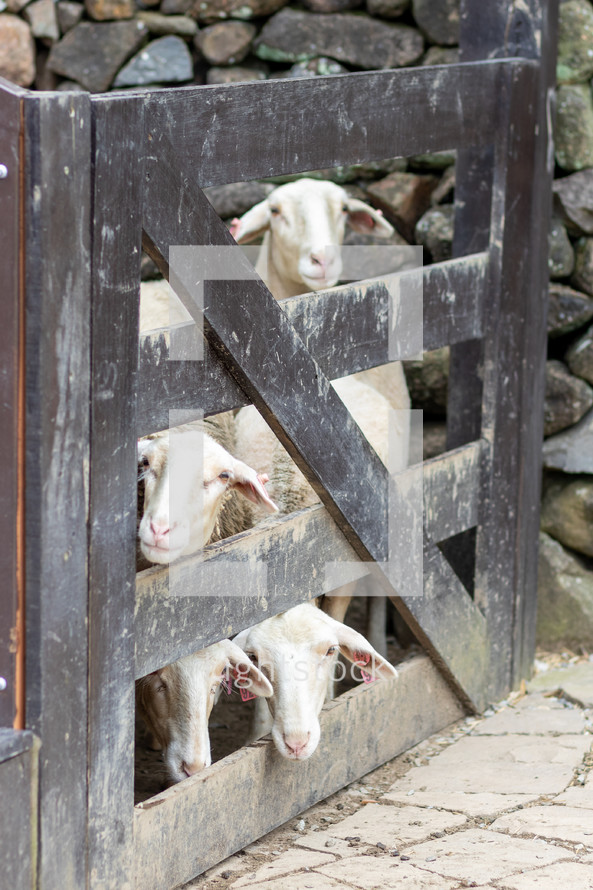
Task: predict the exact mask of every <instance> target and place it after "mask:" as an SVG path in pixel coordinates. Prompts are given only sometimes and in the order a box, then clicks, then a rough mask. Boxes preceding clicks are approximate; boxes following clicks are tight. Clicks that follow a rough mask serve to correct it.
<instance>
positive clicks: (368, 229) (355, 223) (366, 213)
mask: <svg viewBox="0 0 593 890" xmlns="http://www.w3.org/2000/svg"><path fill="white" fill-rule="evenodd" d="M347 207H348V218H347V222H348V225H349V226H350V228H351V229H354V231H355V232H361V233H362V234H363V235H377V237H379V238H389V237H390V236H391V235H393V231H394V229H393V226H392V225H391V223H388V222H387V220H386V219H385V217H384V216H383V214H382V213H381V211H380V210H375V208H374V207H370V206H369V204H365V203H364V201H359V200H358V199H357V198H350V199H349V200H348V202H347Z"/></svg>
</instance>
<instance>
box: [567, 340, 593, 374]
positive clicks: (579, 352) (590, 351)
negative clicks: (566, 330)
mask: <svg viewBox="0 0 593 890" xmlns="http://www.w3.org/2000/svg"><path fill="white" fill-rule="evenodd" d="M565 358H566V362H567V364H568V366H569V368H570V370H571V371H572V373H573V374H576V375H577V377H581V378H582V379H583V380H587V381H588V382H589V383H593V327H591V328H589V330H588V331H587V332H586V333H585V334H583V336H582V337H579V339H578V340H577V342H576V343H573V344H572V346H571V347H570V349H568V351H567V353H566V356H565Z"/></svg>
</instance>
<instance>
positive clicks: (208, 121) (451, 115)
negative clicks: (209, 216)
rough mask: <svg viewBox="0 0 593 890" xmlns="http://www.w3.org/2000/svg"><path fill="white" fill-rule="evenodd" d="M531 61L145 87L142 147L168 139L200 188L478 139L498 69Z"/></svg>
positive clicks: (485, 136)
mask: <svg viewBox="0 0 593 890" xmlns="http://www.w3.org/2000/svg"><path fill="white" fill-rule="evenodd" d="M533 65H535V63H534V62H530V61H526V60H524V59H504V60H501V59H497V60H494V61H488V62H473V63H469V64H458V65H444V66H434V67H426V68H403V69H396V70H386V71H373V72H364V73H356V74H348V75H335V76H330V77H324V78H323V80H320V79H316V80H315V83H312V82H311V80H309V79H307V80H300V79H296V80H275V81H274V80H268V81H264V82H255V83H248V84H241V87H240V89H235V87H234V86H233V85H231V86H229V85H226V86H211V87H206V88H205V89H204V88H203V87H184V88H180V89H178V90H176V91H175V92H174V93H173V92H161V91H159V92H157V93H153V94H150V95H148V96H146V94H144V95H145V96H146V98H145V113H146V128H147V133H148V138H149V140H150V141H149V148H148V154H149V155H150V156H152V157H154V158H155V159H156V160H159V159H161V160H162V159H163V154H164V156H168V153H169V151H168V148H167V143H169V142H170V143H172V144H173V145H175V155H176V158H177V159H178V162H179V163H180V165H181V167H182V168H183V169H184V170H186V172H187V173H188V174H189V173H190V172H191V174H192V178H194V177H195V178H196V180H197V182H198V183H199V185H200V187H201V188H205V187H206V186H211V185H221V184H224V183H227V182H235V181H239V180H246V179H259V178H261V177H263V176H279V175H282V174H286V173H296V172H299V171H305V170H317V169H321V168H328V167H337V166H340V165H344V164H355V163H358V162H362V161H380V160H384V159H385V158H394V157H409V156H410V155H415V154H419V153H421V152H422V153H425V152H435V151H440V150H443V149H451V148H455V147H456V146H458V145H465V146H469V145H472V146H479V145H484V144H487V143H489V142H491V141H492V134H493V129H494V126H495V121H496V115H497V111H498V108H499V101H498V89H499V78H500V75H501V74H502V73H503V72H504V71H505V70H510V69H513V70H516V69H523V68H524V67H525V66H533ZM312 87H313V88H314V90H315V100H314V101H313V100H312ZM376 96H380V97H381V99H380V102H379V103H375V102H372V101H371V99H372V97H376ZM404 96H405V102H403V101H402V99H403V97H404ZM97 101H101V99H98V100H97ZM107 101H113V100H112V99H111V97H108V99H107ZM329 121H331V124H332V126H331V127H329V126H328V122H329ZM238 134H239V137H238V138H237V136H238ZM264 134H267V136H266V135H264ZM280 134H281V136H280ZM280 138H281V139H282V148H281V150H279V147H278V144H277V139H280Z"/></svg>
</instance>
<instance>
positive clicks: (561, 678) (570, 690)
mask: <svg viewBox="0 0 593 890" xmlns="http://www.w3.org/2000/svg"><path fill="white" fill-rule="evenodd" d="M528 688H529V689H530V690H534V691H538V690H541V689H562V690H564V692H566V693H567V694H568V695H570V696H571V698H574V699H575V700H576V701H579V702H581V704H582V705H583V706H584V707H586V708H590V707H593V663H592V662H589V663H583V664H571V665H569V666H568V667H562V668H557V669H555V670H551V671H545V672H544V673H541V674H538V675H537V676H536V677H534V678H533V680H531V681H530V682H529V684H528Z"/></svg>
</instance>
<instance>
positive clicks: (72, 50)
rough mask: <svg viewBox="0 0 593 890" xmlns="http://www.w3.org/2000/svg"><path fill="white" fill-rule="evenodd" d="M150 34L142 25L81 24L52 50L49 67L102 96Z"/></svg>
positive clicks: (137, 23)
mask: <svg viewBox="0 0 593 890" xmlns="http://www.w3.org/2000/svg"><path fill="white" fill-rule="evenodd" d="M147 35H148V28H147V27H146V25H143V24H142V22H135V21H129V22H104V23H100V24H99V23H95V22H80V24H78V25H76V27H74V28H72V30H71V31H68V33H67V34H66V35H65V36H64V37H62V39H61V40H60V42H59V43H56V44H55V46H53V47H52V49H51V52H50V54H49V61H48V66H49V68H50V69H51V70H52V71H55V72H56V74H61V75H62V76H63V77H67V78H69V79H70V80H75V81H76V82H77V83H79V84H81V86H83V87H85V89H87V90H89V91H90V92H91V93H101V92H104V91H105V90H107V89H108V88H109V87H110V86H111V83H112V81H113V78H114V77H115V75H116V74H117V72H118V70H119V69H120V68H121V66H122V65H123V63H124V62H125V61H126V60H127V59H129V57H130V56H131V55H132V53H133V52H135V51H136V50H137V49H138V47H139V46H141V45H142V43H144V41H145V40H146V37H147Z"/></svg>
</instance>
